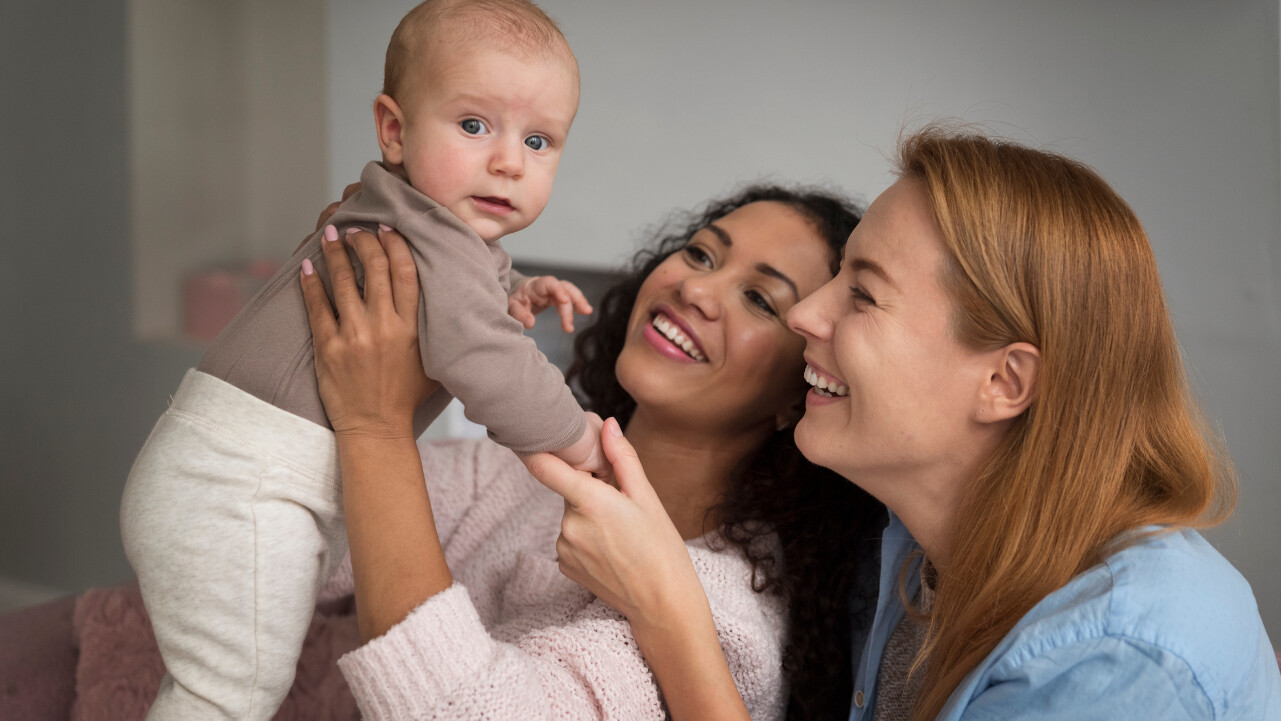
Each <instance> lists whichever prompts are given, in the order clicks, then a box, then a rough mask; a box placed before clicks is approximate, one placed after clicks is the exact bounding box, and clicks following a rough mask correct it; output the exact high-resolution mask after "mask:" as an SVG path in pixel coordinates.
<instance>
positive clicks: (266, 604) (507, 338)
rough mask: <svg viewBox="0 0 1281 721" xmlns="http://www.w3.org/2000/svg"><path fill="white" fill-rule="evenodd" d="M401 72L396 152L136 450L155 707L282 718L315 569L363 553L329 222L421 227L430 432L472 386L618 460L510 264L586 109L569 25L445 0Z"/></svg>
mask: <svg viewBox="0 0 1281 721" xmlns="http://www.w3.org/2000/svg"><path fill="white" fill-rule="evenodd" d="M383 89H384V92H383V94H381V95H379V96H378V98H377V100H375V102H374V118H375V121H376V125H377V133H378V144H379V147H380V148H381V150H382V156H383V162H382V163H376V162H371V163H370V164H369V165H367V166H366V167H365V169H364V171H363V172H362V173H361V178H360V180H361V189H360V191H359V192H357V193H356V194H355V195H353V196H352V197H351V198H349V199H348V200H346V201H344V202H343V204H342V205H341V206H340V207H339V209H338V211H337V213H335V214H334V215H333V216H332V218H331V219H330V225H328V226H326V227H325V228H324V230H323V231H321V232H318V233H316V234H315V235H314V236H313V237H311V238H309V239H308V241H307V242H305V243H304V244H303V246H302V247H300V248H299V250H298V251H297V252H296V253H295V254H294V257H293V259H292V261H291V262H290V263H288V264H287V265H286V266H285V267H284V268H282V269H281V270H280V272H279V273H277V274H276V276H275V277H274V278H273V279H272V280H271V281H270V283H269V284H268V285H267V287H266V288H264V290H263V291H262V292H261V293H259V294H258V295H257V296H256V297H255V298H254V299H253V300H252V301H250V303H249V304H248V306H246V308H245V309H244V310H243V311H242V312H241V313H240V315H238V316H237V317H236V319H235V320H234V321H232V323H231V325H230V326H228V328H227V329H226V330H225V331H223V333H222V335H220V336H219V337H218V339H217V340H216V341H215V342H214V344H213V345H212V347H211V348H210V349H209V351H208V353H207V354H206V355H205V357H204V359H203V360H202V361H201V363H200V365H199V367H198V368H197V369H195V370H192V371H188V373H187V376H186V377H185V378H184V379H183V382H182V385H181V387H180V388H179V389H178V392H177V393H176V394H175V396H174V398H173V401H172V404H171V406H170V408H169V410H168V411H167V412H166V413H165V414H164V416H162V417H161V419H160V421H159V422H158V423H157V425H156V427H155V429H154V430H153V431H152V433H151V436H150V437H149V438H148V439H147V442H146V444H145V445H144V446H143V448H142V451H141V452H140V454H139V456H138V459H137V461H135V463H134V467H133V470H132V471H131V472H130V475H129V480H128V483H127V484H126V488H125V494H124V499H123V501H122V505H121V512H120V513H121V530H122V535H123V537H124V543H125V550H126V553H127V554H128V556H129V560H130V562H131V563H132V564H133V567H134V569H135V571H136V572H137V574H138V580H139V583H140V585H141V587H142V593H143V597H144V599H145V601H146V606H147V610H148V611H149V613H150V615H151V621H152V624H153V626H154V628H155V632H156V639H157V641H158V643H159V645H160V650H161V653H162V655H163V657H164V661H165V666H166V669H167V671H168V673H167V674H166V676H165V678H164V681H163V682H162V685H161V690H160V695H159V697H158V698H157V699H156V702H155V704H154V705H153V706H152V709H151V712H150V714H149V716H148V718H151V719H206V718H218V719H224V718H225V719H231V718H235V719H266V718H270V717H271V716H272V715H273V714H274V713H275V711H276V709H277V707H278V706H279V704H280V703H281V701H282V699H283V698H284V696H285V694H286V692H287V691H288V689H289V686H290V684H291V683H292V681H293V676H294V669H295V665H296V663H297V660H298V655H299V652H300V648H301V645H302V640H303V637H304V635H305V632H306V629H307V626H308V623H309V621H310V619H311V616H312V612H313V608H314V605H315V600H316V594H317V591H318V589H319V588H320V586H321V585H322V584H323V583H324V581H325V580H326V579H327V578H328V577H329V575H330V574H331V573H332V571H333V570H334V568H335V567H336V566H337V564H338V563H339V562H340V561H341V560H342V557H343V556H344V555H345V552H346V537H345V534H344V531H343V520H342V513H341V509H342V490H341V482H340V480H339V478H338V463H337V453H336V446H335V443H334V439H333V433H332V431H331V430H330V427H329V424H328V421H327V419H326V417H325V412H324V407H323V406H322V404H321V402H320V397H319V395H318V392H317V387H316V376H315V369H314V358H313V352H312V346H311V336H310V331H309V326H308V323H307V314H306V310H305V308H304V305H303V299H302V294H301V292H300V290H299V287H298V282H297V277H298V271H299V267H300V266H301V264H302V261H303V260H304V259H309V260H310V261H311V262H312V263H313V265H314V266H315V267H316V270H317V272H319V273H320V274H321V275H322V276H327V273H326V271H325V268H324V264H323V255H322V252H321V243H322V242H333V241H337V240H338V239H339V236H340V234H341V233H345V232H350V231H351V230H353V229H361V228H363V229H374V228H376V227H377V226H379V225H385V226H390V227H393V228H395V229H397V230H399V231H400V232H401V233H402V234H403V235H404V236H405V238H406V240H407V241H408V243H409V245H410V247H411V249H412V252H413V254H414V259H415V262H416V263H417V266H418V272H419V280H420V286H421V289H422V301H421V302H422V306H421V308H420V309H419V343H420V351H421V355H422V361H423V367H424V370H425V371H426V373H427V375H428V376H429V377H431V378H433V379H435V380H438V381H440V383H441V385H442V388H441V390H440V391H438V392H436V393H435V394H434V395H432V396H431V397H430V398H429V399H428V400H427V402H426V403H425V404H424V405H423V407H421V408H419V409H418V410H417V412H416V413H415V419H414V420H415V431H416V432H418V433H421V431H422V430H423V429H425V428H426V426H427V424H428V423H430V421H431V420H432V419H433V418H435V417H436V416H437V415H438V414H439V413H440V411H441V410H442V409H443V408H444V406H445V404H447V403H448V402H449V400H450V397H451V395H453V396H457V397H458V398H459V399H460V400H461V401H462V402H463V404H464V407H465V412H466V414H467V416H468V417H469V418H471V419H472V420H473V421H476V422H477V423H480V424H482V425H485V426H486V427H487V428H488V430H489V433H490V435H491V437H492V438H494V440H496V441H498V442H499V443H501V444H503V445H505V446H507V447H508V448H510V449H511V450H513V451H515V452H516V453H519V454H528V453H534V452H538V451H552V452H554V453H556V454H557V455H559V456H560V457H561V458H563V459H564V460H565V461H566V462H568V463H570V464H571V465H573V466H575V467H577V468H579V469H582V470H589V471H600V470H602V468H601V467H602V466H603V465H604V463H603V460H602V458H603V457H602V456H601V454H600V450H599V433H598V431H599V419H596V418H595V417H594V416H591V417H589V416H587V415H585V414H584V413H583V411H582V409H581V408H580V407H579V406H578V404H577V402H575V400H574V398H573V396H572V394H571V393H570V392H569V390H568V388H567V387H566V386H565V383H564V379H563V377H562V376H561V375H560V373H559V371H557V370H556V368H555V367H553V366H552V365H550V364H549V363H548V361H547V360H546V358H544V357H543V356H542V354H541V353H539V352H538V350H537V349H536V348H535V346H534V343H533V341H532V340H530V339H529V338H527V337H525V336H524V335H523V334H522V333H521V324H520V323H518V322H517V321H516V320H514V319H513V318H512V317H510V316H509V315H508V311H507V309H508V300H509V299H508V291H509V287H510V284H511V281H512V275H513V274H512V273H511V260H510V258H509V257H508V256H507V254H506V253H505V252H504V251H503V249H502V246H501V245H499V243H498V240H499V238H501V237H503V236H504V235H507V234H508V233H513V232H515V231H518V230H520V229H522V228H525V227H526V226H528V225H529V224H530V223H532V222H534V220H535V219H536V218H537V217H538V215H539V214H540V213H541V212H542V210H543V207H544V206H545V205H546V204H547V199H548V196H549V195H550V194H551V189H552V181H553V180H554V178H555V175H556V167H557V163H558V161H559V159H560V155H561V151H562V149H563V148H564V145H565V140H566V137H567V136H568V134H569V128H570V125H571V123H572V122H573V120H574V115H575V113H576V112H577V109H578V65H577V61H576V60H575V58H574V55H573V53H572V52H571V51H570V48H569V45H568V43H567V42H566V41H565V38H564V37H563V36H562V35H561V33H560V31H559V30H558V29H557V27H556V25H555V24H554V23H553V22H552V21H551V20H550V19H549V18H548V17H547V16H546V15H544V14H543V12H542V11H541V10H539V9H538V8H537V7H536V6H534V5H532V4H530V3H529V2H525V1H524V0H485V1H483V2H477V1H475V0H429V1H428V2H425V3H423V4H422V5H419V6H418V7H416V8H414V9H413V10H412V11H410V13H409V14H408V15H406V16H405V18H404V20H402V21H401V23H400V25H399V26H398V27H397V28H396V31H395V33H394V34H393V36H392V39H391V43H390V45H389V47H388V49H387V64H386V71H385V77H384V88H383ZM322 238H323V240H322ZM326 279H327V278H326ZM557 285H558V281H555V279H548V278H546V277H544V278H542V279H537V282H535V283H533V284H532V285H531V283H530V282H528V281H527V282H525V283H523V284H521V285H520V288H519V289H518V290H517V293H518V297H516V298H515V300H516V303H515V304H514V307H517V308H519V306H520V305H521V304H522V302H523V303H524V304H525V305H528V304H529V303H530V302H531V296H533V297H532V300H533V302H534V304H535V305H546V304H547V303H546V299H547V296H548V295H550V294H551V292H552V291H554V290H556V289H557ZM573 290H576V289H573ZM580 297H581V296H580ZM540 301H542V302H540ZM583 304H585V301H583ZM518 314H520V315H526V314H523V313H518ZM589 418H590V419H591V420H589Z"/></svg>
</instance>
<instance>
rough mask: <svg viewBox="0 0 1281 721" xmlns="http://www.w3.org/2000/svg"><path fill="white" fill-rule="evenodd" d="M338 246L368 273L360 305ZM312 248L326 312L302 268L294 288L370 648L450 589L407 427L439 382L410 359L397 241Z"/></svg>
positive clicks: (411, 288) (329, 237)
mask: <svg viewBox="0 0 1281 721" xmlns="http://www.w3.org/2000/svg"><path fill="white" fill-rule="evenodd" d="M346 244H350V245H351V246H352V247H354V248H355V249H356V255H357V256H358V257H359V258H360V262H361V264H362V265H363V266H364V269H365V289H364V296H363V297H362V296H361V292H360V290H359V289H357V287H356V278H355V273H354V272H353V271H352V267H351V261H350V260H349V259H348V257H347V250H346ZM321 245H322V247H323V250H324V254H325V264H326V266H327V267H328V268H329V276H330V283H331V284H332V286H333V292H334V305H333V306H331V305H330V304H329V298H328V297H326V296H325V289H324V285H323V284H322V283H321V280H320V278H319V276H318V275H317V274H316V272H315V269H314V268H312V267H311V263H310V262H307V261H304V263H303V271H302V290H303V296H304V298H305V300H306V303H307V316H308V318H309V319H310V322H311V332H312V335H313V343H314V346H315V353H316V378H317V381H318V382H319V384H320V397H321V400H322V401H324V404H325V413H326V414H327V415H328V416H329V422H330V423H331V424H332V425H333V427H334V433H335V435H336V436H337V443H338V449H339V450H338V457H339V461H340V464H341V470H342V484H343V494H342V495H343V512H344V514H345V515H346V522H347V538H348V541H349V543H350V548H351V568H352V573H353V574H354V576H355V580H356V620H357V623H358V625H359V626H360V632H361V636H362V637H363V638H364V639H366V640H368V639H371V638H376V637H378V636H380V635H382V634H383V633H385V632H386V631H387V630H388V629H390V628H391V627H392V626H395V625H396V624H398V623H400V622H401V621H402V620H404V619H405V617H406V616H408V615H409V613H410V611H412V610H413V609H415V608H417V607H418V606H419V605H421V604H422V602H423V601H425V600H426V599H428V598H430V597H432V596H434V595H435V594H437V593H440V592H441V591H443V590H445V589H446V588H449V586H450V584H452V583H453V576H452V575H451V574H450V572H449V566H448V564H447V563H446V562H445V555H444V551H443V550H442V549H441V546H440V538H439V536H438V535H437V533H436V523H435V518H434V516H433V515H432V510H431V499H430V498H428V495H427V486H426V483H425V482H424V481H423V475H422V466H421V464H420V460H419V457H418V447H417V445H416V444H415V442H414V429H413V415H414V409H415V408H416V407H418V405H419V404H421V403H422V402H423V401H424V400H426V398H427V396H428V395H430V394H431V393H432V391H434V390H435V389H436V388H438V387H439V384H438V383H436V382H435V381H432V380H430V379H428V378H427V376H426V375H425V374H424V373H423V367H422V361H421V360H420V358H419V353H418V305H419V301H418V273H417V269H416V268H415V267H414V261H413V258H412V257H411V256H410V253H409V246H407V245H406V244H405V240H404V238H402V237H401V236H400V235H399V234H398V233H396V232H395V231H394V230H391V229H389V228H385V229H383V230H381V231H380V232H379V233H378V237H377V238H375V237H374V235H372V234H370V233H366V232H364V231H359V232H356V233H354V234H349V235H348V236H347V238H346V243H344V241H343V240H340V239H339V238H338V233H337V232H336V231H335V230H334V228H333V227H332V226H330V227H327V228H325V241H324V242H323V243H322V244H321ZM335 306H336V307H337V310H338V317H337V318H335V317H334V307H335ZM407 470H408V472H406V471H407Z"/></svg>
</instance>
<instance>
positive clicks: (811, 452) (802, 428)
mask: <svg viewBox="0 0 1281 721" xmlns="http://www.w3.org/2000/svg"><path fill="white" fill-rule="evenodd" d="M821 432H822V429H821V428H819V426H818V422H817V421H815V420H814V419H813V418H810V417H809V415H808V414H806V415H803V416H801V419H800V420H799V421H797V422H796V430H795V432H794V434H793V438H794V439H795V441H796V447H797V449H799V450H800V452H801V454H802V455H804V456H805V457H806V458H807V459H809V461H810V462H811V463H815V464H817V465H820V466H826V465H827V464H826V463H824V451H825V450H827V444H824V443H823V442H822V439H821V438H820V435H821Z"/></svg>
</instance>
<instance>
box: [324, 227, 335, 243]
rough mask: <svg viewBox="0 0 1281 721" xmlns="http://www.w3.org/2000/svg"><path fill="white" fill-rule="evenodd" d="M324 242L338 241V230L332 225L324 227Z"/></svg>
mask: <svg viewBox="0 0 1281 721" xmlns="http://www.w3.org/2000/svg"><path fill="white" fill-rule="evenodd" d="M325 240H338V229H337V228H335V227H334V226H332V225H326V226H325Z"/></svg>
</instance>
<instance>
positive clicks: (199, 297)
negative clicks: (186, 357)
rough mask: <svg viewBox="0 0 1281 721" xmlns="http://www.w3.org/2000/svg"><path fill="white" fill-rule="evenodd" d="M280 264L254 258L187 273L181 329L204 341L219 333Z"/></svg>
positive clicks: (187, 334) (186, 333)
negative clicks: (248, 261)
mask: <svg viewBox="0 0 1281 721" xmlns="http://www.w3.org/2000/svg"><path fill="white" fill-rule="evenodd" d="M279 268H280V264H279V263H277V262H275V261H271V260H256V261H253V262H250V263H245V264H240V265H234V266H227V267H221V268H208V269H205V270H197V271H193V272H191V273H188V274H187V277H186V278H185V279H184V280H183V288H182V295H183V304H182V305H183V314H182V316H183V318H182V328H183V333H184V334H185V335H186V336H187V337H188V338H190V339H192V340H196V341H200V342H206V343H207V342H209V341H211V340H213V339H214V338H216V337H218V334H219V333H221V332H222V329H223V328H226V327H227V324H228V323H230V322H231V319H232V318H235V317H236V314H237V313H239V312H240V309H241V308H243V307H244V306H245V303H248V302H249V299H250V298H252V297H254V295H255V294H256V293H257V292H258V291H259V290H261V289H262V287H263V286H264V285H266V283H267V281H268V280H270V279H271V276H273V275H275V273H276V271H277V270H278V269H279Z"/></svg>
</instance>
